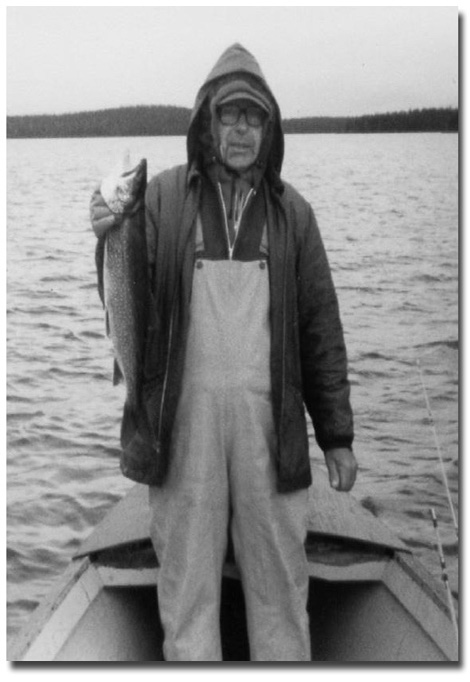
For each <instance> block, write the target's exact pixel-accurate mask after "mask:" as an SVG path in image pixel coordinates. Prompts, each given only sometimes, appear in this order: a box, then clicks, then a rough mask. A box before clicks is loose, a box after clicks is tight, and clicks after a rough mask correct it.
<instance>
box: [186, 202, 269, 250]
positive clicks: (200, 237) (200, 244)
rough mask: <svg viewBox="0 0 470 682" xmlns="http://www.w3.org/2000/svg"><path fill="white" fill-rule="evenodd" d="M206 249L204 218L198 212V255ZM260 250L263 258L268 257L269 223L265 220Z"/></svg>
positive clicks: (196, 244) (196, 245)
mask: <svg viewBox="0 0 470 682" xmlns="http://www.w3.org/2000/svg"><path fill="white" fill-rule="evenodd" d="M204 249H205V244H204V233H203V229H202V219H201V214H200V212H198V214H197V218H196V242H195V254H196V257H200V256H202V255H203V253H204ZM259 252H260V257H261V258H268V255H269V247H268V224H267V221H265V222H264V225H263V233H262V236H261V243H260V246H259Z"/></svg>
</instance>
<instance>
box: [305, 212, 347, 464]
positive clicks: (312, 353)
mask: <svg viewBox="0 0 470 682" xmlns="http://www.w3.org/2000/svg"><path fill="white" fill-rule="evenodd" d="M298 213H300V215H299V214H298V215H297V220H300V221H301V223H302V225H301V229H300V234H301V239H300V242H299V246H298V254H297V283H298V321H299V343H300V357H301V372H302V386H303V397H304V402H305V405H306V407H307V411H308V413H309V415H310V417H311V419H312V422H313V426H314V430H315V437H316V440H317V442H318V445H319V446H320V448H321V449H322V450H323V451H324V452H326V451H327V450H329V449H331V448H335V447H351V445H352V441H353V436H354V433H353V416H352V409H351V405H350V385H349V381H348V376H347V355H346V347H345V343H344V336H343V328H342V324H341V320H340V313H339V306H338V299H337V295H336V291H335V288H334V284H333V279H332V275H331V271H330V266H329V263H328V259H327V255H326V252H325V248H324V245H323V241H322V238H321V235H320V232H319V229H318V226H317V222H316V219H315V216H314V213H313V211H312V209H311V207H310V205H309V204H307V203H306V202H305V204H304V205H303V206H302V207H301V210H300V211H299V212H298Z"/></svg>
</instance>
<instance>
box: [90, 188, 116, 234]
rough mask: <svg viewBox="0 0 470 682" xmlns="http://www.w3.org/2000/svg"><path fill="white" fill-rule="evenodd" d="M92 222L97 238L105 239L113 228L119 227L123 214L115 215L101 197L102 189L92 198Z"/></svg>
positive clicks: (95, 192)
mask: <svg viewBox="0 0 470 682" xmlns="http://www.w3.org/2000/svg"><path fill="white" fill-rule="evenodd" d="M90 220H91V226H92V228H93V231H94V233H95V235H96V236H97V237H103V236H104V235H105V234H106V232H107V231H108V230H109V229H110V228H111V227H115V226H116V225H119V223H120V222H121V220H122V214H118V213H113V212H112V211H111V209H110V208H109V206H108V204H107V203H106V202H105V200H104V199H103V197H102V196H101V192H100V189H99V188H97V189H96V190H95V191H94V192H93V195H92V197H91V202H90Z"/></svg>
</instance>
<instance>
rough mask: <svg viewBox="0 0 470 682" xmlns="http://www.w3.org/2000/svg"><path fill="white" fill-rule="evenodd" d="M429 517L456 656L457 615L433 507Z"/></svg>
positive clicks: (457, 645) (457, 641)
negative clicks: (447, 603) (434, 536)
mask: <svg viewBox="0 0 470 682" xmlns="http://www.w3.org/2000/svg"><path fill="white" fill-rule="evenodd" d="M430 511H431V518H432V523H433V526H434V531H435V535H436V546H437V551H438V554H439V560H440V563H441V571H442V580H443V582H444V585H445V588H446V592H447V599H448V602H449V611H450V617H451V620H452V625H453V627H454V633H455V642H456V647H457V656H458V648H459V626H458V624H457V616H456V613H455V606H454V599H453V597H452V590H451V589H450V584H449V575H448V573H447V565H446V560H445V556H444V550H443V548H442V542H441V536H440V533H439V526H438V524H437V516H436V512H435V511H434V509H433V508H432V507H431V510H430Z"/></svg>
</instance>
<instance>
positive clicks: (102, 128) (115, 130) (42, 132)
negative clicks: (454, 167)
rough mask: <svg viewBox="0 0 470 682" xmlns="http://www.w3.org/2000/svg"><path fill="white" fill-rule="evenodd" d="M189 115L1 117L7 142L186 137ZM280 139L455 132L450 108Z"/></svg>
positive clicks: (301, 127) (108, 112)
mask: <svg viewBox="0 0 470 682" xmlns="http://www.w3.org/2000/svg"><path fill="white" fill-rule="evenodd" d="M190 116H191V110H190V109H187V108H185V107H173V106H136V107H120V108H117V109H103V110H100V111H86V112H79V113H75V114H55V115H54V114H44V115H30V116H7V138H8V139H24V138H33V139H34V138H70V137H73V138H80V137H157V136H165V135H168V136H175V135H186V132H187V130H188V125H189V120H190ZM282 127H283V130H284V132H285V133H286V134H290V133H295V134H303V133H307V134H316V133H337V134H338V133H339V134H341V133H343V134H344V133H348V134H350V133H405V132H413V133H416V132H436V133H437V132H440V133H442V132H445V133H457V132H458V130H459V111H458V109H455V108H450V107H449V108H436V109H413V110H410V111H399V112H390V113H385V114H371V115H364V116H342V117H327V116H322V117H318V116H317V117H302V118H288V119H284V120H283V122H282Z"/></svg>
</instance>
